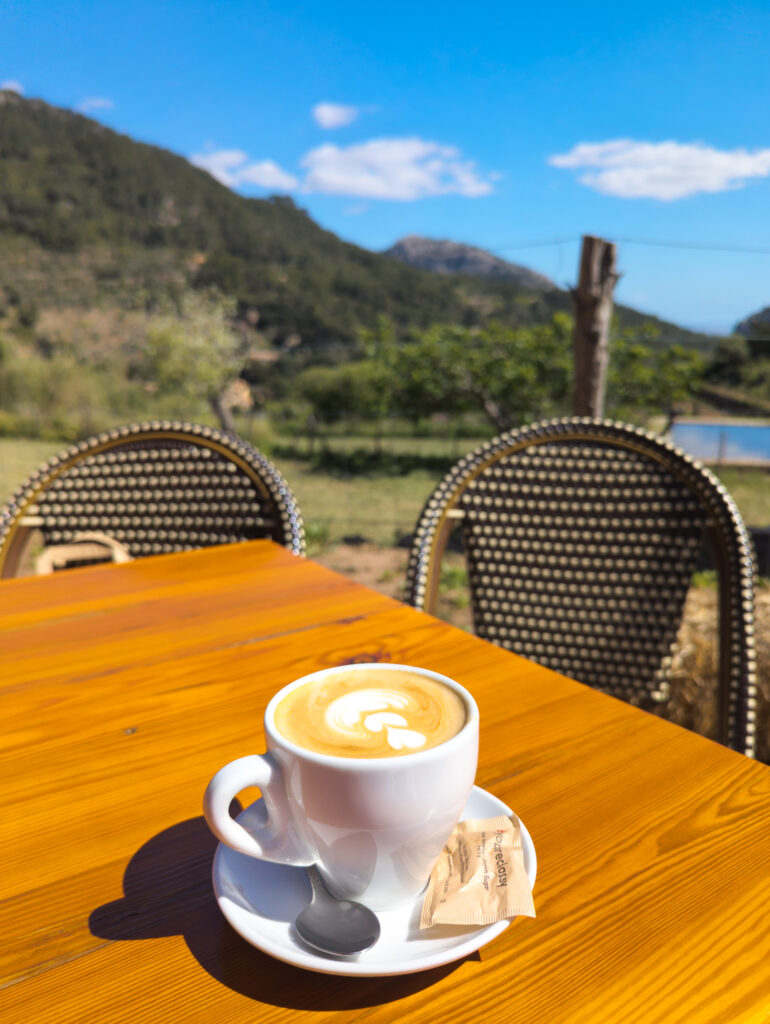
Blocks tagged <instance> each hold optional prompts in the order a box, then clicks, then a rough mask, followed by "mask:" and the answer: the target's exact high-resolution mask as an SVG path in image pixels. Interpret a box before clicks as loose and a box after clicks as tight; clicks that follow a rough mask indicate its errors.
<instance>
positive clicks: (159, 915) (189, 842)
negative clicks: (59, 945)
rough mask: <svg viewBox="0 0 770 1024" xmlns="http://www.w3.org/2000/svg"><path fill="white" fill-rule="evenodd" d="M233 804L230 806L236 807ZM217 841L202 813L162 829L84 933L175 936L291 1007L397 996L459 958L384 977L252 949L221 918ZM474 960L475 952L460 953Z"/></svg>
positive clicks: (231, 976)
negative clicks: (338, 971) (321, 967)
mask: <svg viewBox="0 0 770 1024" xmlns="http://www.w3.org/2000/svg"><path fill="white" fill-rule="evenodd" d="M238 810H239V808H238V809H236V808H235V807H233V811H234V812H235V813H237V811H238ZM216 848H217V840H216V838H215V837H214V836H213V835H212V833H211V832H210V831H209V828H208V826H207V824H206V821H205V819H204V818H203V817H202V816H201V817H199V818H190V819H188V820H186V821H182V822H178V823H177V824H175V825H172V826H171V827H170V828H167V829H164V831H162V832H159V833H158V834H157V835H155V836H153V837H152V838H151V839H149V840H148V841H147V842H146V843H144V845H143V846H141V847H140V848H139V849H138V850H137V851H136V853H135V854H134V855H133V856H132V857H131V860H130V861H129V863H128V866H127V867H126V871H125V874H124V876H123V896H122V897H121V898H120V899H116V900H113V901H111V902H110V903H105V904H103V905H102V906H100V907H97V908H96V909H95V910H94V911H92V913H91V915H90V917H89V928H90V930H91V933H92V934H93V935H95V936H97V937H99V938H102V939H110V940H112V941H115V942H126V941H138V940H147V941H149V940H152V939H158V938H165V937H169V936H172V935H181V936H182V937H183V938H184V940H185V942H186V944H187V947H188V949H189V950H190V952H191V954H192V955H193V957H194V958H195V960H196V961H197V962H198V964H199V965H200V966H201V967H202V968H203V969H204V970H205V971H207V972H208V973H209V974H210V975H211V976H212V977H213V978H215V979H216V980H217V981H219V982H220V983H221V984H222V985H225V986H227V987H228V988H230V989H232V990H233V991H235V992H238V993H240V994H241V995H244V996H247V997H248V998H251V999H255V1000H258V1001H260V1002H263V1003H269V1004H271V1005H273V1006H282V1007H286V1008H290V1009H296V1010H301V1009H306V1010H313V1009H314V1010H343V1009H356V1008H361V1007H367V1006H375V1005H377V1004H380V1003H387V1002H391V1001H393V1000H396V999H402V998H404V997H405V996H407V995H410V994H412V993H414V992H418V991H420V990H421V989H424V988H427V987H429V986H430V985H432V984H434V983H435V982H436V981H438V980H439V979H440V978H443V977H445V976H446V975H447V974H450V973H451V972H452V971H453V970H455V969H456V968H457V967H458V966H459V964H458V963H453V964H447V965H445V966H444V967H437V968H434V969H432V970H429V971H423V972H420V973H419V974H408V975H402V976H399V977H388V978H346V979H345V984H344V985H340V979H339V978H337V977H336V976H331V975H325V974H315V973H311V972H308V971H303V970H301V969H300V968H298V967H293V966H291V965H290V964H285V963H282V962H281V961H278V960H274V959H273V958H272V957H269V956H267V955H266V954H265V953H262V952H261V951H260V950H258V949H255V948H254V947H253V946H251V945H249V944H248V943H247V942H246V941H245V940H244V939H242V938H241V937H240V936H239V935H238V934H237V933H236V932H235V931H233V929H232V928H231V927H230V926H229V924H227V922H226V921H225V919H224V918H223V916H222V914H221V913H220V910H219V907H218V906H217V902H216V900H215V898H214V892H213V889H212V884H211V865H212V861H213V859H214V853H215V852H216ZM474 958H475V959H478V955H477V954H475V955H474V957H471V958H466V959H474Z"/></svg>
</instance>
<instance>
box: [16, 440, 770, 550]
mask: <svg viewBox="0 0 770 1024" xmlns="http://www.w3.org/2000/svg"><path fill="white" fill-rule="evenodd" d="M354 441H355V442H356V443H355V444H354V443H353V442H354ZM476 443H478V442H475V441H473V440H467V439H461V440H458V439H457V438H446V439H442V438H415V439H412V440H411V441H410V440H409V439H408V438H394V439H391V438H388V439H387V441H386V442H385V443H384V446H383V447H384V454H383V455H382V456H375V455H374V454H373V452H374V449H373V445H374V442H373V441H372V440H371V439H365V441H364V439H360V438H355V439H345V438H336V439H333V440H332V441H331V442H330V444H329V447H328V454H327V456H326V457H325V458H324V457H323V456H322V454H321V453H320V452H319V450H318V449H316V451H315V456H314V459H313V460H311V459H310V458H309V457H305V458H298V457H297V455H298V454H299V455H305V456H309V455H310V453H309V451H307V449H306V447H305V442H300V443H299V445H295V444H294V442H293V441H292V440H290V439H286V441H284V442H281V441H280V440H278V439H276V440H275V441H274V447H275V452H274V454H273V455H272V458H273V461H274V462H275V464H276V465H277V466H278V468H279V469H280V471H281V472H282V473H283V475H284V476H285V477H286V479H287V481H288V482H289V485H290V487H291V489H292V490H293V491H294V495H295V497H296V499H297V501H298V503H299V506H300V508H301V509H302V514H303V517H304V519H305V523H306V525H307V528H308V537H309V540H310V541H311V544H312V545H313V547H314V548H316V549H317V548H318V547H322V546H324V545H325V544H334V543H339V542H340V541H342V540H343V539H345V538H351V537H352V538H355V539H358V540H362V539H366V540H367V541H369V542H371V543H373V544H378V545H381V546H391V545H393V544H395V543H397V541H398V540H399V538H401V537H403V536H404V535H405V534H408V533H410V532H411V531H412V529H413V528H414V524H415V522H416V520H417V517H418V516H419V514H420V511H421V509H422V506H423V504H424V502H425V500H426V498H427V497H428V495H429V494H430V492H431V490H432V489H433V487H434V486H435V484H436V483H437V482H438V481H439V480H440V479H441V478H442V477H443V475H444V472H445V470H446V468H447V467H448V466H449V465H450V464H451V462H452V461H453V460H454V459H456V458H458V457H459V456H461V455H462V454H464V453H465V452H466V451H469V450H470V449H471V448H473V447H474V446H475V444H476ZM65 447H66V444H65V443H64V442H55V441H37V440H35V441H31V440H22V439H16V438H13V439H8V438H4V439H0V504H4V503H5V502H6V501H7V500H8V498H9V497H10V496H11V494H12V493H13V491H14V490H15V489H16V487H18V486H19V484H20V483H21V482H22V481H24V480H25V479H26V477H27V476H28V475H29V474H30V473H31V472H32V471H33V470H34V469H36V468H37V466H39V465H40V464H41V463H42V462H44V461H45V460H46V459H48V458H50V457H51V456H52V455H55V454H56V453H57V452H58V451H60V450H61V449H62V448H65ZM289 453H291V454H289ZM346 465H347V466H348V467H349V468H348V469H347V471H346V469H345V466H346ZM717 473H718V475H719V476H720V478H721V479H722V481H723V483H724V485H725V487H726V488H727V489H728V491H729V492H730V493H731V494H732V496H733V498H734V499H735V502H736V504H737V505H738V508H739V509H740V511H741V514H742V515H743V518H744V519H745V521H746V523H747V524H748V525H749V526H770V472H768V471H765V470H761V469H740V468H735V467H725V468H723V469H720V470H718V471H717Z"/></svg>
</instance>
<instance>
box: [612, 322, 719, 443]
mask: <svg viewBox="0 0 770 1024" xmlns="http://www.w3.org/2000/svg"><path fill="white" fill-rule="evenodd" d="M653 339H654V331H653V330H652V329H647V328H643V329H642V330H641V331H623V332H621V333H620V334H619V335H618V336H617V337H616V338H615V340H614V342H612V343H611V345H610V365H609V372H608V384H607V411H608V414H610V415H614V416H617V417H618V418H621V419H627V420H631V421H636V420H639V419H642V420H644V419H646V418H647V417H648V416H649V415H650V414H655V413H657V414H660V413H665V414H666V416H667V420H668V422H667V427H668V426H670V423H671V420H672V419H673V416H674V414H675V411H676V406H677V403H680V402H682V401H684V400H685V399H687V398H688V397H690V396H691V395H692V394H693V393H694V392H695V391H696V390H697V388H698V385H699V384H700V381H701V379H702V377H703V371H704V367H705V362H704V359H703V357H702V356H701V354H700V353H699V352H695V351H693V350H692V349H686V348H683V347H682V346H681V345H668V346H665V347H655V346H652V345H649V344H646V342H648V341H651V340H653Z"/></svg>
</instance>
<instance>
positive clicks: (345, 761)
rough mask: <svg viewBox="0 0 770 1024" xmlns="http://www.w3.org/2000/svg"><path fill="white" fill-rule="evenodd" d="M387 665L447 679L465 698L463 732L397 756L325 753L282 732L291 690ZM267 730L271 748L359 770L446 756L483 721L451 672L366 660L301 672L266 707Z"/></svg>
mask: <svg viewBox="0 0 770 1024" xmlns="http://www.w3.org/2000/svg"><path fill="white" fill-rule="evenodd" d="M373 668H376V669H385V670H387V671H395V670H399V669H400V670H401V671H407V672H416V673H417V674H418V675H424V676H427V677H428V678H430V679H434V680H435V681H437V682H440V683H443V684H444V685H445V686H448V687H449V688H450V689H451V690H454V692H455V693H457V694H458V695H459V696H460V697H461V698H462V700H463V703H464V704H465V709H466V716H465V722H464V724H463V726H462V728H461V729H460V731H459V732H456V733H455V734H454V736H450V737H449V739H448V740H444V742H443V743H439V744H437V745H436V746H435V747H429V748H428V749H427V750H414V751H410V752H409V753H408V754H398V755H397V756H395V757H393V756H391V757H343V756H341V755H339V754H323V753H321V752H320V751H317V750H308V749H307V747H301V746H299V744H297V743H294V742H293V741H292V740H290V739H288V738H287V737H286V736H284V734H283V733H282V732H279V731H278V729H277V728H276V725H275V709H276V708H277V707H278V705H279V704H280V702H281V701H282V700H283V698H284V697H285V696H286V695H287V694H288V693H290V692H291V691H292V690H296V689H298V688H299V687H300V686H304V684H305V683H309V682H311V681H312V680H314V679H318V678H321V677H323V676H326V675H331V674H332V673H334V672H340V671H348V670H352V671H362V670H364V669H373ZM264 724H265V733H266V734H267V737H268V740H269V741H270V742H269V743H268V749H273V750H274V749H275V748H278V749H284V750H287V751H290V752H291V753H292V754H293V755H294V756H295V757H301V758H303V759H304V760H306V761H311V762H315V763H318V764H324V765H329V766H334V767H337V768H347V769H349V770H350V769H353V768H354V769H355V770H356V771H357V772H360V771H373V770H375V769H379V768H382V766H383V765H385V764H388V765H390V766H391V767H393V768H395V767H396V766H397V765H398V764H402V765H404V766H406V765H411V764H414V763H415V762H416V761H420V762H422V761H430V760H433V759H435V758H439V757H444V756H445V755H446V754H447V753H448V752H449V753H451V750H452V749H454V747H460V746H462V745H463V744H464V743H465V740H466V737H467V735H468V733H469V732H471V731H475V732H477V731H478V724H479V708H478V705H477V704H476V701H475V699H474V697H473V695H472V694H471V693H470V692H469V691H468V690H467V689H466V688H465V687H464V686H462V684H461V683H458V682H457V680H455V679H452V678H451V677H450V676H445V675H443V674H442V673H441V672H435V671H434V670H433V669H430V668H423V667H421V666H419V665H402V664H396V663H394V662H390V661H366V662H354V663H353V664H350V665H330V666H329V667H328V668H322V669H318V670H317V671H315V672H309V673H308V674H307V675H304V676H300V678H299V679H294V680H293V681H292V682H290V683H287V684H286V686H284V687H282V688H281V689H280V690H279V691H278V692H277V693H276V694H274V695H273V696H272V697H271V698H270V701H269V703H268V705H267V707H266V708H265V719H264Z"/></svg>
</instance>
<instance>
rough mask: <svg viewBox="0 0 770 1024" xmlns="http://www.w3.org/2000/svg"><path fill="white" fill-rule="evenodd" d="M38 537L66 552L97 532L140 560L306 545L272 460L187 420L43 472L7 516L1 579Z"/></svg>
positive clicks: (83, 449)
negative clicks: (237, 545)
mask: <svg viewBox="0 0 770 1024" xmlns="http://www.w3.org/2000/svg"><path fill="white" fill-rule="evenodd" d="M35 531H36V532H37V536H38V538H40V539H41V540H42V544H43V546H44V547H45V548H48V547H51V546H53V547H56V548H59V549H60V550H64V549H65V548H66V547H67V546H68V545H72V544H73V542H77V540H78V539H79V538H80V537H81V535H83V534H86V535H90V534H92V533H93V532H94V531H97V532H98V533H100V534H103V535H105V536H106V537H107V538H110V539H112V541H114V542H115V546H116V547H119V548H122V549H125V550H126V551H127V552H128V554H129V555H130V557H132V558H141V557H144V556H146V555H154V554H162V553H167V552H172V551H184V550H188V549H190V548H199V547H208V546H210V545H215V544H228V543H232V542H235V541H242V540H253V539H257V538H270V539H272V540H275V541H277V542H278V543H279V544H282V545H284V546H286V547H288V548H289V549H290V550H291V551H293V552H295V553H296V554H302V553H304V544H305V542H304V529H303V524H302V517H301V514H300V512H299V508H298V507H297V503H296V501H295V499H294V496H293V495H292V493H291V490H290V489H289V487H288V485H287V483H286V481H285V480H284V479H283V477H282V476H281V475H280V473H279V472H278V471H277V469H276V468H275V466H273V465H272V463H271V462H270V461H269V460H268V459H266V458H265V456H264V455H262V454H261V453H260V452H258V451H256V450H255V449H254V448H252V447H251V446H250V445H248V444H246V443H245V442H243V441H240V440H239V439H237V438H234V437H232V436H230V435H228V434H224V433H223V432H221V431H218V430H214V429H211V428H209V427H202V426H198V425H195V424H189V423H181V422H155V423H136V424H131V425H130V426H126V427H122V428H120V429H117V430H112V431H108V432H106V433H103V434H99V435H98V436H96V437H92V438H90V439H88V440H87V441H83V442H82V443H81V444H78V445H75V446H74V447H72V448H70V449H69V450H67V451H65V452H62V453H61V454H60V455H58V456H57V457H55V458H54V459H51V460H50V462H48V463H47V464H46V465H44V466H42V467H41V468H40V469H39V470H38V471H37V472H36V473H34V474H33V475H32V477H30V479H29V480H28V481H27V482H26V483H25V484H24V485H23V486H22V487H21V488H20V490H19V491H17V493H16V495H15V496H14V497H13V498H12V500H11V502H10V503H9V505H8V506H7V507H6V508H5V510H4V511H3V513H2V516H0V575H2V576H12V575H15V574H16V573H17V571H18V570H19V567H20V565H21V564H22V562H23V559H24V551H25V548H26V545H27V544H28V543H29V541H30V537H31V534H32V533H33V532H35ZM61 546H64V547H61ZM54 564H55V559H54ZM68 564H73V563H72V562H70V563H68Z"/></svg>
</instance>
